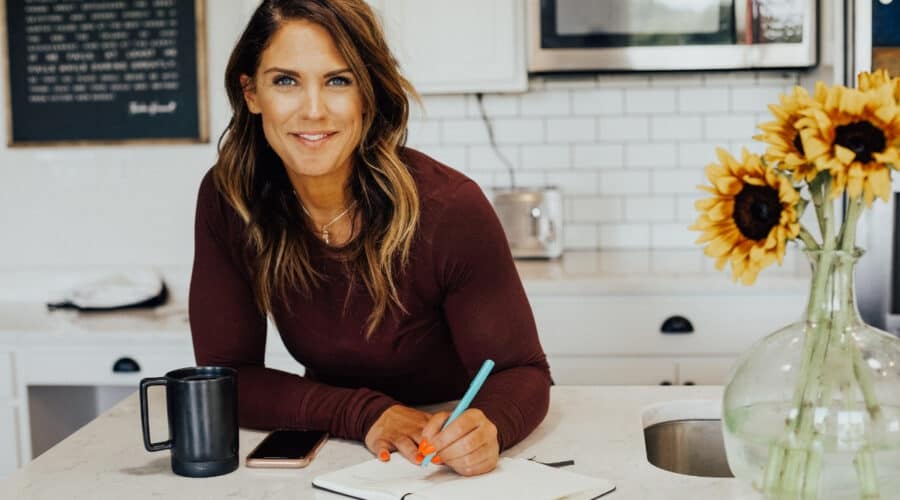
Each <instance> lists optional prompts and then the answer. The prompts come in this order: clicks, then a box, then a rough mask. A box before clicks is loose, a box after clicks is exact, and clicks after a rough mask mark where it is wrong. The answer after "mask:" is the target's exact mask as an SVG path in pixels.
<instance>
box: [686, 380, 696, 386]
mask: <svg viewBox="0 0 900 500" xmlns="http://www.w3.org/2000/svg"><path fill="white" fill-rule="evenodd" d="M684 385H694V383H693V382H691V381H690V380H688V381H687V382H685V383H684Z"/></svg>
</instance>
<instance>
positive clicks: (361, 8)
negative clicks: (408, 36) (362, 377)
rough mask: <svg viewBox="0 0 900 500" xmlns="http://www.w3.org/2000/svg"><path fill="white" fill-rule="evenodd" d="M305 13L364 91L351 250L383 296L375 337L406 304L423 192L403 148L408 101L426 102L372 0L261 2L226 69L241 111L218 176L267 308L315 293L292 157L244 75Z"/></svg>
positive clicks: (372, 319) (225, 140)
mask: <svg viewBox="0 0 900 500" xmlns="http://www.w3.org/2000/svg"><path fill="white" fill-rule="evenodd" d="M298 19H303V20H307V21H310V22H313V23H315V24H318V25H320V26H322V27H324V28H325V29H326V30H328V32H329V33H330V34H331V36H332V38H333V39H334V43H335V45H336V46H337V48H338V50H339V51H340V53H341V55H342V56H343V57H344V59H345V60H346V61H347V64H348V65H349V67H350V69H351V71H352V72H353V75H354V76H355V77H356V81H357V82H358V86H359V90H360V93H361V95H362V101H363V125H362V139H361V141H360V143H359V145H358V146H357V148H356V151H355V152H354V168H353V172H352V173H351V175H350V179H349V184H350V186H349V187H350V190H351V194H352V196H353V198H354V199H355V200H356V202H357V205H356V206H357V210H358V214H359V215H358V216H359V218H360V219H359V221H360V224H359V231H358V233H357V236H356V237H355V238H354V239H353V240H352V241H351V242H350V243H349V244H348V245H347V248H346V249H345V255H344V257H345V262H347V263H348V266H347V268H346V269H347V272H348V274H349V275H350V277H351V278H350V282H351V287H352V283H353V280H354V279H355V278H354V277H355V276H357V275H358V276H360V277H361V279H362V282H363V283H364V284H365V287H366V289H367V291H368V293H369V295H370V296H371V297H372V300H373V302H374V308H373V310H372V312H371V314H370V315H369V318H368V321H367V328H366V336H367V337H369V336H371V335H372V333H373V332H374V331H375V329H376V328H377V327H378V325H379V324H380V323H381V322H382V320H383V319H384V316H385V314H386V313H387V311H388V309H389V307H390V306H391V304H393V305H395V306H396V307H397V308H399V310H401V311H403V310H404V309H403V304H402V303H401V302H400V298H399V296H398V294H397V288H396V278H397V276H398V275H399V273H401V272H402V271H403V269H404V268H405V267H406V265H407V263H408V261H409V251H410V246H411V244H412V240H413V236H414V234H415V229H416V225H417V223H418V220H419V197H418V193H417V192H416V186H415V183H414V181H413V178H412V175H411V174H410V172H409V170H408V169H407V167H406V166H405V165H404V164H403V162H402V161H401V160H400V157H399V156H398V150H399V148H400V146H402V145H403V144H404V143H405V140H406V125H407V119H408V116H409V101H408V98H409V97H412V98H415V99H417V100H418V94H416V92H415V89H413V87H412V85H411V84H410V83H409V81H407V80H406V79H405V78H404V77H403V76H402V75H401V74H400V72H399V70H398V66H397V61H396V59H395V58H394V56H393V55H392V54H391V51H390V49H389V47H388V45H387V42H386V41H385V37H384V34H383V31H382V28H381V26H380V23H379V22H378V19H377V18H376V16H375V14H374V13H373V12H372V10H371V8H369V6H368V5H367V4H366V2H365V1H364V0H264V1H263V2H262V4H261V5H260V6H259V7H258V8H257V9H256V11H255V12H254V13H253V16H252V17H251V18H250V22H249V23H248V24H247V28H246V29H245V30H244V33H243V34H242V35H241V38H240V39H239V40H238V42H237V45H235V47H234V50H233V51H232V53H231V57H230V58H229V60H228V66H227V68H226V70H225V88H226V90H227V92H228V100H229V101H230V103H231V108H232V111H233V115H232V117H231V121H230V122H229V124H228V127H226V129H225V131H224V132H223V133H222V136H221V137H220V138H219V159H218V162H217V163H216V165H215V167H214V169H213V171H214V178H215V181H216V185H217V187H218V189H219V191H220V192H221V193H222V194H223V195H224V196H225V198H226V200H228V203H230V204H231V206H232V207H234V209H235V210H236V211H237V213H238V214H239V215H240V216H241V218H242V219H243V220H244V222H245V223H246V224H247V239H248V243H249V244H250V245H251V247H252V250H253V251H254V252H253V253H254V256H253V258H252V259H251V260H252V262H250V266H251V273H252V275H253V281H254V295H255V297H256V302H257V306H258V307H259V308H260V310H261V311H263V312H265V313H271V312H272V305H273V299H276V298H277V299H280V300H281V302H282V303H284V304H286V305H287V301H286V300H285V298H286V296H287V293H288V292H289V290H291V289H297V288H299V290H301V291H302V292H303V293H304V294H306V295H307V296H309V294H310V293H311V292H312V290H313V289H315V288H316V287H317V286H318V284H319V283H320V282H321V280H322V276H321V275H320V274H319V273H318V272H317V271H316V270H315V269H314V268H313V265H312V263H311V262H310V249H309V246H308V245H309V241H310V240H309V237H308V236H309V234H310V230H309V229H308V226H307V220H306V218H305V217H306V216H305V214H304V213H303V211H302V209H301V207H300V205H299V203H298V202H297V199H296V198H295V196H294V194H293V190H292V186H291V184H290V181H289V179H288V176H287V172H286V171H285V167H284V164H283V162H282V161H281V159H280V158H279V157H278V156H277V155H276V154H275V152H274V151H273V150H272V149H271V148H270V147H268V144H267V142H266V139H265V136H264V135H263V129H262V122H261V118H260V116H259V115H254V114H252V113H251V112H250V110H249V109H248V108H247V104H246V102H245V101H244V95H243V94H244V88H243V87H242V85H241V81H240V77H241V75H249V76H251V77H252V76H253V75H255V74H256V71H257V69H258V66H259V61H260V57H261V54H262V52H263V51H264V50H265V49H266V47H267V46H268V44H269V42H270V40H271V39H272V36H273V35H274V34H275V32H276V31H278V29H279V28H280V27H281V25H282V24H283V23H284V22H286V21H291V20H298ZM349 298H350V291H349V289H348V292H347V300H349ZM345 306H346V302H345Z"/></svg>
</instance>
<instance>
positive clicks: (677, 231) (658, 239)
mask: <svg viewBox="0 0 900 500" xmlns="http://www.w3.org/2000/svg"><path fill="white" fill-rule="evenodd" d="M697 234H698V233H697V232H695V231H690V230H688V224H681V223H660V224H651V226H650V246H651V247H653V248H692V247H694V246H695V244H694V240H696V239H697Z"/></svg>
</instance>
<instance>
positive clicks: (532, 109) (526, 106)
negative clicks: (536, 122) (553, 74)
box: [520, 90, 572, 116]
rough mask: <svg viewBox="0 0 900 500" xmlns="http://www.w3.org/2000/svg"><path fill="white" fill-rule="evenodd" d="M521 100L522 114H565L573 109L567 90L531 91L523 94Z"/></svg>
mask: <svg viewBox="0 0 900 500" xmlns="http://www.w3.org/2000/svg"><path fill="white" fill-rule="evenodd" d="M520 102H521V113H522V116H561V115H562V116H565V115H568V114H569V113H570V112H571V110H572V106H571V103H570V100H569V92H568V91H565V90H544V91H539V92H529V93H527V94H522V96H521V97H520Z"/></svg>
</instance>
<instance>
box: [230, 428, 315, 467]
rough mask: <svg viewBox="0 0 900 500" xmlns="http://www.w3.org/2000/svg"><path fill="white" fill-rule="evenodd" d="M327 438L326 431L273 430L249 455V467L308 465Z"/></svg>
mask: <svg viewBox="0 0 900 500" xmlns="http://www.w3.org/2000/svg"><path fill="white" fill-rule="evenodd" d="M327 440H328V433H327V432H324V431H301V430H288V429H281V430H276V431H272V432H270V433H269V435H268V436H266V437H265V438H264V439H263V440H262V442H260V443H259V445H258V446H257V447H256V448H254V449H253V451H251V452H250V454H249V455H247V467H270V468H277V469H296V468H300V467H306V466H307V465H309V463H310V462H312V459H313V458H315V456H316V453H318V451H319V448H321V447H322V445H323V444H325V441H327Z"/></svg>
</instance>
